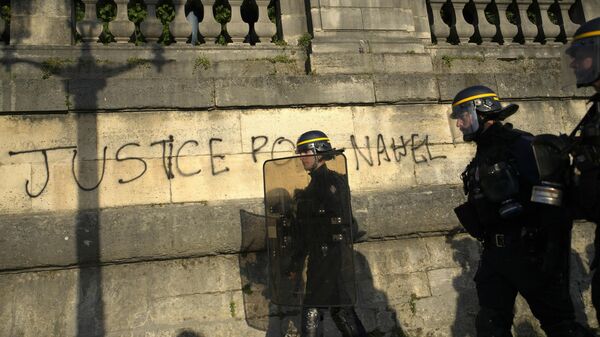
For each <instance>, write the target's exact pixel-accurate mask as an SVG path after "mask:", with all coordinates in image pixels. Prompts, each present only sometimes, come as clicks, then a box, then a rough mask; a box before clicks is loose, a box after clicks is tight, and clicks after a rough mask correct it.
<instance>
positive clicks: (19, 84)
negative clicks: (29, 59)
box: [5, 79, 68, 112]
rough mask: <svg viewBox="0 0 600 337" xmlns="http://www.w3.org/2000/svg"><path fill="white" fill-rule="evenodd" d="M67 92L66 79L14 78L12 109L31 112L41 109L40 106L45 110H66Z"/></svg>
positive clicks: (12, 84) (12, 83)
mask: <svg viewBox="0 0 600 337" xmlns="http://www.w3.org/2000/svg"><path fill="white" fill-rule="evenodd" d="M67 92H68V84H67V82H66V81H61V80H55V79H46V80H33V79H31V80H14V81H12V82H11V110H12V111H15V112H19V111H21V112H31V111H40V110H42V109H40V107H44V108H43V110H44V111H66V110H67V109H68V105H67V103H66V102H67V99H66V97H67ZM5 99H6V98H5Z"/></svg>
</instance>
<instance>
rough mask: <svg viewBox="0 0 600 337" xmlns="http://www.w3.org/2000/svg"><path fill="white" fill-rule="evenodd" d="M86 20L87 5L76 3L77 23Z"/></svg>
mask: <svg viewBox="0 0 600 337" xmlns="http://www.w3.org/2000/svg"><path fill="white" fill-rule="evenodd" d="M84 18H85V4H84V3H83V2H81V1H75V21H76V22H79V21H83V19H84Z"/></svg>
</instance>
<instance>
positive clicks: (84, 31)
mask: <svg viewBox="0 0 600 337" xmlns="http://www.w3.org/2000/svg"><path fill="white" fill-rule="evenodd" d="M83 3H84V5H85V15H84V17H83V20H81V21H78V22H77V30H78V31H79V33H80V34H81V40H82V42H84V43H90V42H96V40H97V39H98V35H100V33H101V32H102V23H101V22H100V20H98V18H97V17H96V0H83Z"/></svg>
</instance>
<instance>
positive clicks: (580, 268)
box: [569, 244, 595, 327]
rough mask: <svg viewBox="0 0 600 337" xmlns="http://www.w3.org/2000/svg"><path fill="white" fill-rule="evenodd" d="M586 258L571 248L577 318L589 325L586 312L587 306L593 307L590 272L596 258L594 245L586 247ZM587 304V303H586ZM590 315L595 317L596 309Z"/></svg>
mask: <svg viewBox="0 0 600 337" xmlns="http://www.w3.org/2000/svg"><path fill="white" fill-rule="evenodd" d="M582 254H585V258H584V259H582V257H581V255H579V254H578V253H577V252H576V251H575V250H573V249H571V260H570V263H571V265H570V274H569V277H570V280H569V281H570V282H569V283H570V286H571V287H570V288H571V298H572V299H573V306H574V307H575V319H576V320H577V321H578V322H580V323H582V324H583V325H584V326H586V327H589V326H590V322H589V320H588V315H587V312H586V307H588V308H589V307H591V301H592V298H591V292H590V291H589V290H590V287H591V281H592V275H593V273H591V272H590V268H589V263H591V261H592V259H593V258H594V245H593V244H589V245H587V246H586V247H585V252H582ZM586 304H587V305H586ZM589 317H592V319H593V317H595V315H594V311H593V309H592V312H590V316H589Z"/></svg>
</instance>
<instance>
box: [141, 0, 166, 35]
mask: <svg viewBox="0 0 600 337" xmlns="http://www.w3.org/2000/svg"><path fill="white" fill-rule="evenodd" d="M145 2H146V6H147V8H148V16H147V17H146V19H145V20H144V21H143V22H142V24H141V28H142V33H143V34H144V36H145V37H146V39H147V40H148V42H156V41H158V37H159V36H160V34H161V33H162V24H161V23H160V21H159V20H158V18H157V17H156V3H157V2H158V0H146V1H145Z"/></svg>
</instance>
